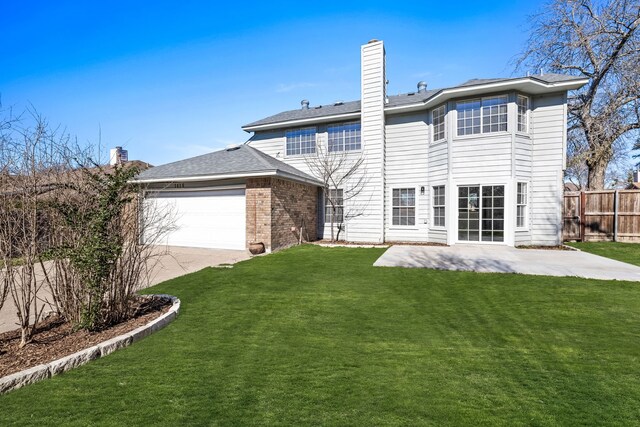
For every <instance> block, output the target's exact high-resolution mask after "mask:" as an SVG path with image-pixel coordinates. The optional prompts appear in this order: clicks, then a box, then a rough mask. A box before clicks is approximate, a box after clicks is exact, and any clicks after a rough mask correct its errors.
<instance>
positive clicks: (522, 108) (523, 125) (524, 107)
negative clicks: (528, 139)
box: [517, 95, 529, 132]
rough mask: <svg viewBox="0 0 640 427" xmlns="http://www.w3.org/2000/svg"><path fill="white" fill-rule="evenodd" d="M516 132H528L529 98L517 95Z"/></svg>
mask: <svg viewBox="0 0 640 427" xmlns="http://www.w3.org/2000/svg"><path fill="white" fill-rule="evenodd" d="M517 103H518V132H527V131H528V124H529V120H528V113H529V98H528V97H526V96H523V95H518V100H517Z"/></svg>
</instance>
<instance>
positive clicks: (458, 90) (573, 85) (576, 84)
mask: <svg viewBox="0 0 640 427" xmlns="http://www.w3.org/2000/svg"><path fill="white" fill-rule="evenodd" d="M588 82H589V79H588V78H577V79H574V80H567V81H562V82H555V83H549V82H545V81H544V80H541V79H539V78H536V77H533V76H529V77H521V78H517V79H513V80H507V81H500V82H495V83H478V84H475V85H469V86H464V87H455V88H448V89H441V90H440V91H438V92H436V94H435V95H433V96H432V97H431V98H429V99H427V100H426V101H423V102H418V103H415V104H407V105H399V106H396V107H385V108H384V111H385V113H386V112H405V111H417V110H421V109H424V108H428V107H430V106H432V105H434V104H438V103H440V102H443V101H440V99H441V98H443V97H444V96H446V95H456V94H461V95H464V94H465V93H466V92H472V91H475V90H477V89H479V88H483V89H484V88H486V89H488V90H489V89H500V88H504V87H507V88H508V87H509V86H513V85H517V84H521V83H533V84H536V85H538V86H541V87H543V88H547V89H563V90H573V89H578V88H580V87H582V86H583V85H585V84H587V83H588ZM360 115H361V112H360V111H358V112H355V113H345V114H334V115H331V116H320V117H310V118H307V119H297V120H289V121H282V122H275V123H267V124H263V125H255V126H251V125H247V126H243V127H242V130H244V131H245V132H256V131H260V130H270V129H282V128H284V127H289V126H299V125H305V124H314V123H322V122H330V121H333V120H336V119H352V118H358V117H360Z"/></svg>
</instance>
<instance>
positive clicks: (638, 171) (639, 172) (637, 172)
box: [633, 166, 640, 182]
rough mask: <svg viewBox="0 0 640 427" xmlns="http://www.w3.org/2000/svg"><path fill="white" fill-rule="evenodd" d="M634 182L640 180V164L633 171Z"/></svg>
mask: <svg viewBox="0 0 640 427" xmlns="http://www.w3.org/2000/svg"><path fill="white" fill-rule="evenodd" d="M633 182H640V166H639V167H638V169H636V170H634V171H633Z"/></svg>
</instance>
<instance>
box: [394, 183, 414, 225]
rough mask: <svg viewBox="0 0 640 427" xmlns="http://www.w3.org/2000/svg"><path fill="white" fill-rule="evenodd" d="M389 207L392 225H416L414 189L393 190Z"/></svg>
mask: <svg viewBox="0 0 640 427" xmlns="http://www.w3.org/2000/svg"><path fill="white" fill-rule="evenodd" d="M391 207H392V210H393V215H392V223H393V225H416V189H415V188H394V189H393V201H392V203H391Z"/></svg>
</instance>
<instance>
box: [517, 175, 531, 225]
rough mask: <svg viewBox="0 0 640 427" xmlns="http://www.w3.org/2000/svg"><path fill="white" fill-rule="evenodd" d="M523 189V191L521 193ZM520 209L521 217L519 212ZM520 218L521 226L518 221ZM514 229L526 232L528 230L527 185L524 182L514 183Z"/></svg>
mask: <svg viewBox="0 0 640 427" xmlns="http://www.w3.org/2000/svg"><path fill="white" fill-rule="evenodd" d="M521 188H524V191H521ZM521 209H522V215H520V210H521ZM521 218H522V224H520V222H519V220H520V219H521ZM515 219H516V229H518V230H528V229H529V183H528V182H525V181H518V182H517V183H516V218H515Z"/></svg>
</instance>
